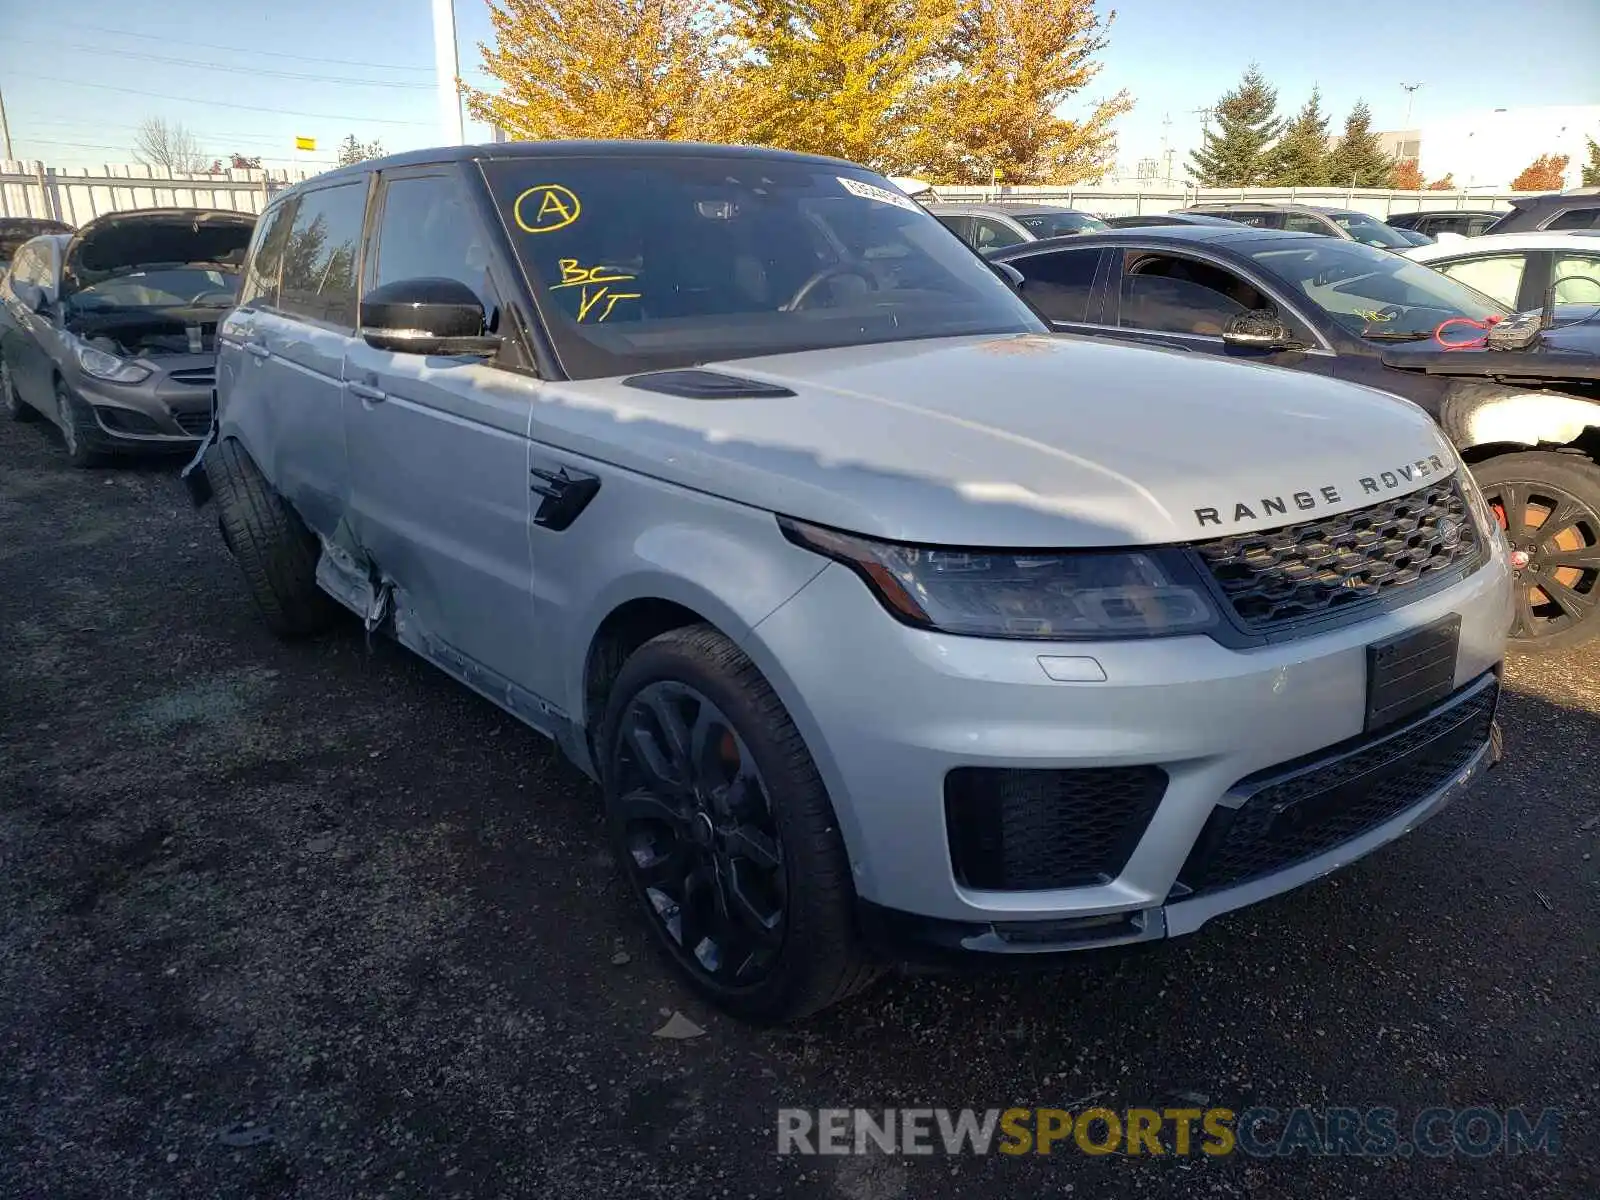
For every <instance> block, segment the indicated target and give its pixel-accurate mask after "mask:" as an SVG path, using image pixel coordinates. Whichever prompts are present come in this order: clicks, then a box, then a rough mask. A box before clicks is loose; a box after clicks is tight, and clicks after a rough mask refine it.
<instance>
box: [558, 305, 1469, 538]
mask: <svg viewBox="0 0 1600 1200" xmlns="http://www.w3.org/2000/svg"><path fill="white" fill-rule="evenodd" d="M708 368H709V369H714V370H717V371H719V372H725V373H726V374H729V375H735V376H740V377H743V378H745V379H753V380H758V381H763V382H766V383H769V384H775V385H778V386H780V387H783V388H787V389H790V390H791V391H792V392H793V393H794V394H793V395H778V396H773V395H766V396H761V397H758V398H748V399H704V398H693V397H691V396H685V395H663V394H661V393H659V392H655V391H649V390H644V389H641V388H638V387H634V386H629V385H628V384H626V383H624V382H622V381H619V380H584V381H579V382H569V383H561V384H554V385H550V384H547V385H543V386H542V387H540V388H538V389H537V393H536V394H537V398H538V400H539V401H540V404H539V412H538V414H537V416H536V418H535V420H536V421H537V422H540V423H545V424H548V425H550V426H553V427H556V428H558V429H559V430H561V437H560V438H559V439H557V440H559V441H561V442H562V443H563V444H568V445H570V446H572V448H573V449H574V450H578V451H580V452H583V451H586V452H588V453H590V454H592V456H593V457H595V458H597V459H601V460H603V461H610V462H615V463H617V464H618V465H621V466H625V467H628V468H630V469H633V470H637V471H640V472H643V473H645V474H648V475H653V476H656V477H659V478H665V479H668V480H671V481H673V482H676V483H679V484H682V485H684V486H687V487H691V488H694V489H696V490H699V491H702V492H708V493H711V494H714V495H717V496H721V497H724V498H726V499H729V500H734V501H738V502H741V503H746V504H750V505H752V506H754V507H758V508H764V509H770V510H774V511H776V512H779V513H783V514H786V515H789V516H794V517H800V518H804V519H808V520H811V521H815V522H818V523H821V524H826V525H832V526H835V527H838V528H842V529H847V530H850V531H853V532H856V533H862V534H869V535H873V536H878V537H883V538H891V539H897V540H902V541H909V542H923V543H932V544H944V545H956V546H963V545H964V546H1027V547H1052V546H1054V547H1063V546H1128V545H1152V544H1158V543H1167V542H1187V541H1195V540H1198V539H1201V538H1205V537H1215V536H1217V535H1220V534H1225V533H1238V532H1243V531H1248V530H1253V529H1271V528H1275V527H1277V526H1281V525H1288V524H1292V523H1294V522H1296V521H1302V520H1308V519H1311V518H1313V517H1318V516H1325V515H1329V514H1332V513H1335V512H1340V511H1344V510H1347V509H1352V508H1359V507H1363V506H1365V505H1367V504H1371V503H1375V502H1376V501H1377V500H1378V499H1379V498H1381V497H1382V496H1383V495H1386V494H1387V495H1397V494H1401V493H1403V492H1406V491H1410V490H1413V489H1414V488H1416V487H1420V486H1422V485H1423V483H1424V482H1425V481H1426V479H1427V478H1428V477H1429V476H1433V475H1436V474H1438V473H1440V472H1446V471H1449V470H1451V469H1452V468H1453V466H1454V464H1455V461H1456V460H1455V455H1454V451H1453V450H1452V449H1451V448H1450V446H1449V444H1448V443H1447V442H1446V441H1445V439H1444V437H1443V436H1442V435H1441V434H1440V432H1439V431H1438V429H1437V427H1436V426H1435V425H1434V424H1433V422H1432V421H1431V420H1430V419H1429V418H1428V416H1427V415H1426V414H1425V413H1423V411H1422V410H1421V409H1420V408H1418V407H1416V406H1415V405H1413V404H1411V403H1409V402H1408V401H1404V400H1399V399H1397V398H1395V397H1392V396H1388V395H1385V394H1383V393H1380V392H1376V391H1373V390H1370V389H1367V388H1362V387H1358V386H1355V385H1352V384H1347V383H1342V382H1339V381H1336V380H1330V379H1323V378H1319V377H1317V376H1313V375H1310V374H1307V373H1304V372H1298V371H1285V370H1280V369H1277V368H1272V367H1259V366H1253V365H1246V364H1240V363H1235V362H1229V361H1227V360H1222V359H1212V358H1207V357H1202V356H1200V355H1195V354H1188V353H1182V352H1177V351H1166V350H1159V349H1148V348H1141V347H1133V346H1128V345H1123V344H1118V343H1114V342H1105V341H1096V340H1093V339H1088V338H1077V337H1067V336H1048V335H1023V336H1014V337H1010V336H1008V337H998V338H953V339H939V340H929V341H918V342H906V343H899V344H894V345H877V346H861V347H852V348H848V349H840V350H825V351H812V352H808V353H803V354H791V355H782V356H774V357H768V358H758V359H742V360H739V361H737V362H730V363H724V364H708ZM768 390H769V391H770V389H768Z"/></svg>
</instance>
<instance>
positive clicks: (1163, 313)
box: [990, 227, 1600, 649]
mask: <svg viewBox="0 0 1600 1200" xmlns="http://www.w3.org/2000/svg"><path fill="white" fill-rule="evenodd" d="M990 261H992V262H996V263H1003V264H1005V265H1006V266H1008V267H1010V268H1012V269H1014V270H1015V271H1017V272H1019V273H1020V275H1021V276H1022V282H1021V283H1020V284H1019V286H1020V288H1021V291H1022V294H1023V295H1024V296H1025V297H1027V298H1028V299H1029V300H1030V301H1031V302H1032V304H1033V305H1034V307H1035V308H1037V309H1038V310H1039V312H1040V313H1041V314H1043V315H1044V316H1045V317H1046V318H1048V319H1049V320H1050V321H1051V323H1052V324H1053V326H1054V327H1055V328H1057V329H1059V330H1063V331H1069V332H1079V333H1085V334H1090V335H1095V336H1100V337H1112V338H1121V339H1125V340H1130V341H1138V342H1146V343H1150V344H1152V345H1157V346H1165V347H1168V348H1171V349H1174V350H1181V351H1189V352H1199V353H1204V354H1220V355H1226V356H1229V357H1234V358H1242V359H1246V360H1249V361H1252V362H1258V363H1262V364H1268V365H1273V366H1280V367H1288V368H1291V369H1294V370H1300V371H1312V372H1316V373H1319V374H1324V375H1331V376H1336V377H1338V378H1341V379H1345V380H1349V381H1352V382H1355V383H1362V384H1366V385H1368V386H1371V387H1374V388H1379V389H1382V390H1384V391H1387V392H1392V393H1395V394H1397V395H1400V396H1404V397H1406V398H1407V399H1410V400H1412V401H1415V402H1416V403H1417V404H1419V405H1421V406H1422V407H1423V408H1425V409H1426V410H1427V411H1428V412H1429V413H1431V414H1432V415H1433V416H1434V418H1435V419H1436V420H1438V421H1439V422H1440V424H1441V425H1442V426H1443V428H1444V432H1445V433H1446V434H1447V435H1448V436H1449V438H1450V440H1451V441H1452V442H1454V444H1455V445H1456V447H1457V448H1458V449H1459V450H1460V452H1461V454H1462V456H1463V457H1464V458H1465V459H1466V460H1467V461H1468V462H1469V463H1471V464H1473V470H1474V473H1475V474H1476V475H1477V477H1478V479H1479V481H1480V483H1481V484H1482V485H1483V490H1484V493H1485V495H1486V496H1487V497H1488V499H1489V501H1490V503H1491V505H1492V507H1493V508H1494V510H1495V512H1496V514H1497V515H1498V517H1499V519H1500V522H1501V524H1502V526H1503V527H1504V528H1505V530H1506V533H1507V537H1508V540H1509V542H1510V553H1511V554H1512V561H1513V563H1514V565H1516V567H1517V569H1518V584H1519V587H1518V593H1517V611H1516V618H1515V622H1514V625H1513V629H1512V636H1513V639H1514V641H1515V642H1516V643H1517V644H1518V645H1520V646H1521V647H1522V648H1524V649H1556V648H1560V647H1564V646H1568V645H1572V644H1575V643H1577V642H1579V641H1582V640H1585V639H1587V638H1589V637H1592V636H1595V635H1597V634H1600V616H1597V614H1600V307H1597V306H1593V305H1589V306H1571V307H1570V308H1566V309H1562V310H1561V311H1560V313H1559V317H1560V320H1559V322H1558V324H1557V325H1556V327H1554V328H1551V329H1547V330H1545V331H1543V332H1542V333H1538V334H1537V335H1536V336H1535V339H1534V342H1533V344H1532V345H1530V346H1528V347H1527V348H1526V349H1523V350H1489V349H1466V350H1450V349H1446V348H1445V346H1444V345H1443V344H1442V342H1441V341H1440V338H1443V339H1444V340H1446V341H1450V342H1468V341H1470V340H1471V339H1472V338H1473V337H1474V336H1477V335H1479V334H1481V333H1482V332H1483V331H1482V330H1480V329H1477V328H1475V327H1472V326H1451V327H1446V328H1445V329H1443V330H1441V329H1440V326H1441V325H1443V324H1444V323H1445V322H1448V321H1452V320H1456V319H1459V318H1466V319H1469V320H1474V321H1480V322H1481V321H1487V320H1488V319H1489V318H1491V317H1492V318H1495V319H1496V320H1505V319H1506V318H1509V317H1510V316H1511V315H1512V314H1511V312H1510V310H1509V309H1507V308H1505V307H1503V306H1502V305H1500V304H1499V303H1497V302H1496V301H1494V300H1491V299H1490V298H1489V297H1487V296H1485V295H1483V294H1482V293H1480V292H1477V291H1474V290H1473V289H1472V288H1469V287H1467V286H1466V285H1464V284H1461V283H1458V282H1457V281H1455V280H1453V279H1450V278H1449V277H1448V276H1445V275H1442V274H1440V273H1439V272H1437V271H1433V270H1430V269H1429V268H1427V267H1425V266H1422V265H1420V264H1418V263H1415V262H1412V261H1411V260H1409V259H1407V258H1404V257H1402V256H1400V255H1398V254H1391V253H1389V252H1387V251H1385V250H1379V249H1374V248H1372V247H1370V246H1364V245H1361V244H1359V243H1356V242H1349V241H1342V240H1336V239H1334V238H1329V237H1318V236H1307V235H1304V234H1291V233H1277V232H1272V231H1268V230H1260V229H1248V228H1246V229H1222V228H1181V227H1168V228H1152V229H1143V230H1137V229H1130V230H1113V231H1109V232H1106V233H1091V234H1080V235H1078V236H1075V237H1071V238H1057V239H1054V240H1052V241H1048V242H1033V243H1030V244H1028V245H1023V246H1015V247H1012V248H1010V249H1008V250H1002V251H999V252H997V253H995V254H993V255H991V256H990ZM1330 419H1333V420H1336V414H1330ZM1335 428H1336V426H1330V432H1331V431H1332V430H1333V429H1335ZM1398 469H1399V470H1400V471H1401V472H1404V471H1405V470H1406V469H1408V468H1404V467H1401V468H1398Z"/></svg>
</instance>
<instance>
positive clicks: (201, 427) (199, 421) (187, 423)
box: [172, 410, 211, 433]
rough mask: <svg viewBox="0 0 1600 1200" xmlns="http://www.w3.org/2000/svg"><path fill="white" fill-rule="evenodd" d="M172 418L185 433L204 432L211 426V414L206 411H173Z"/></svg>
mask: <svg viewBox="0 0 1600 1200" xmlns="http://www.w3.org/2000/svg"><path fill="white" fill-rule="evenodd" d="M172 419H173V420H175V421H176V422H177V423H178V428H179V429H181V430H183V431H184V432H185V433H204V432H205V431H206V430H208V429H210V428H211V414H210V413H209V412H207V411H204V410H202V411H200V412H175V413H173V414H172Z"/></svg>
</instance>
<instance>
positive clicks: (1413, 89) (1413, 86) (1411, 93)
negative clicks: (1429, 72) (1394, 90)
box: [1400, 83, 1422, 129]
mask: <svg viewBox="0 0 1600 1200" xmlns="http://www.w3.org/2000/svg"><path fill="white" fill-rule="evenodd" d="M1400 86H1401V87H1403V88H1405V90H1406V128H1407V129H1410V128H1411V105H1412V103H1413V102H1414V101H1415V100H1416V98H1417V89H1418V88H1419V87H1421V86H1422V84H1421V83H1402V84H1401V85H1400Z"/></svg>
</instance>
